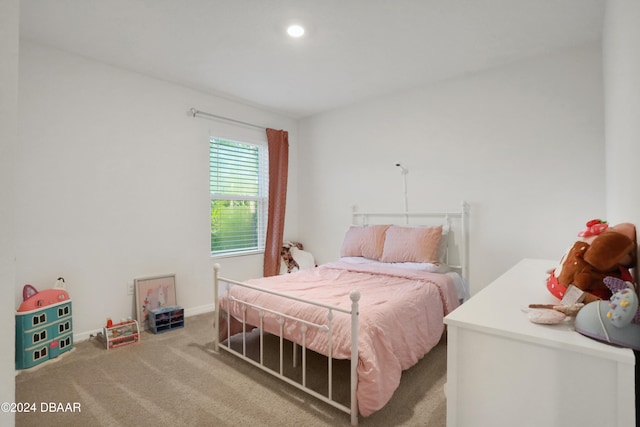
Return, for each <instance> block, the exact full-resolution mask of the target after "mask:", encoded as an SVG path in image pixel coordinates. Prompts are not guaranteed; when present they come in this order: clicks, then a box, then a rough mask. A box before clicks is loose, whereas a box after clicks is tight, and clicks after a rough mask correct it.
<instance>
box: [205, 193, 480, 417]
mask: <svg viewBox="0 0 640 427" xmlns="http://www.w3.org/2000/svg"><path fill="white" fill-rule="evenodd" d="M374 218H375V219H377V220H376V221H374V222H370V221H371V220H372V219H374ZM395 218H404V219H405V224H410V220H412V219H419V220H424V219H430V220H432V222H433V221H439V222H440V223H443V222H444V224H448V225H449V226H450V227H451V231H450V233H449V234H448V238H449V244H448V245H447V254H446V260H447V264H448V265H449V266H450V267H451V268H452V269H454V270H456V271H458V272H459V274H460V275H461V276H462V278H463V280H465V281H467V282H468V274H469V264H468V262H469V261H468V250H469V244H468V243H469V231H468V230H469V223H468V221H469V205H468V204H467V203H466V202H462V207H461V210H460V211H457V212H425V213H407V212H403V213H375V212H357V211H356V210H355V209H354V211H353V214H352V222H353V223H354V224H358V225H367V224H372V223H381V222H380V220H385V219H395ZM454 220H456V221H457V222H458V224H459V226H458V227H457V228H454V227H453V224H452V223H453V221H454ZM386 223H388V222H386ZM420 225H427V224H420ZM454 229H455V230H459V231H460V236H457V233H455V232H453V231H454ZM457 237H459V241H458V239H457ZM456 243H457V244H456ZM451 247H457V248H458V258H457V259H456V260H452V258H450V257H449V255H450V248H451ZM449 260H452V261H456V262H457V263H455V264H453V265H451V264H449ZM219 272H220V265H219V264H215V266H214V275H213V282H214V301H215V305H214V307H215V316H214V350H215V351H219V349H223V350H225V351H227V352H229V353H230V354H233V355H234V356H237V357H239V358H241V359H243V360H245V361H247V362H249V363H250V364H252V365H254V366H256V367H258V368H260V369H262V370H263V371H265V372H268V373H269V374H271V375H273V376H275V377H277V378H279V379H281V380H282V381H284V382H286V383H288V384H290V385H292V386H294V387H296V388H298V389H300V390H302V391H304V392H305V393H308V394H309V395H311V396H314V397H315V398H317V399H319V400H322V401H323V402H326V403H328V404H329V405H331V406H333V407H335V408H337V409H339V410H341V411H343V412H346V413H347V414H349V415H350V416H351V425H353V426H357V425H358V401H357V397H356V390H357V385H358V375H357V371H356V369H357V366H358V358H357V357H351V363H350V380H351V384H350V406H346V405H343V404H342V403H340V402H337V401H336V400H334V399H333V381H332V369H333V368H332V365H333V363H332V361H333V357H332V356H333V336H332V333H333V327H332V326H333V325H332V321H333V317H334V313H336V312H342V313H346V314H348V315H350V316H351V354H352V355H353V354H356V355H357V354H358V316H359V303H358V302H359V300H360V293H359V292H358V291H357V290H354V291H352V292H351V294H350V299H351V309H350V310H347V309H344V308H341V307H337V306H331V305H326V304H321V303H317V302H315V301H311V300H306V299H303V298H298V297H294V296H291V295H287V294H283V293H280V292H274V291H271V290H269V289H265V288H261V287H257V286H253V285H250V284H248V283H243V282H239V281H236V280H233V279H229V278H225V277H221V276H220V275H219ZM221 285H222V286H223V287H224V288H225V289H226V292H227V301H228V302H230V301H232V300H233V301H237V302H239V303H240V304H241V305H242V312H243V314H242V319H238V320H239V321H240V322H241V324H242V331H243V332H241V335H242V352H239V351H237V350H235V349H233V348H232V347H231V340H230V338H231V336H230V335H231V319H230V317H231V315H230V310H229V309H228V307H227V310H226V311H225V313H226V320H227V322H226V323H227V334H226V336H227V337H228V340H227V343H226V344H224V343H220V342H218V341H219V336H220V334H219V332H220V321H219V316H220V312H221V310H223V309H224V308H225V307H220V296H221V293H220V287H221ZM231 286H242V287H245V288H250V289H254V290H257V291H260V292H266V293H269V294H272V295H277V296H280V297H283V298H288V299H291V300H295V301H298V302H302V303H305V304H309V305H314V306H317V307H321V308H324V309H326V310H327V321H326V323H324V324H315V323H311V322H308V321H306V320H303V319H298V318H296V317H293V316H290V315H288V314H286V313H281V312H278V311H275V310H272V309H269V308H267V307H261V306H257V305H254V304H250V303H247V302H244V301H240V300H238V299H234V298H233V297H232V296H231V295H229V294H228V290H229V289H230V287H231ZM247 307H251V308H254V309H256V310H258V313H259V318H260V324H259V325H250V326H254V327H257V328H258V330H259V341H260V344H259V345H260V353H259V354H260V356H259V361H255V360H253V359H252V358H250V357H249V356H248V355H247V323H246V316H245V314H246V309H247ZM266 313H269V314H272V315H274V316H277V318H278V324H279V326H280V331H279V332H280V333H279V340H280V342H279V370H278V371H277V372H276V371H274V370H272V369H270V368H268V367H267V366H266V365H265V364H264V332H263V328H262V327H263V323H262V322H263V318H264V316H265V314H266ZM285 321H293V322H300V323H301V324H302V327H301V329H302V330H303V332H304V331H306V330H307V328H316V329H318V330H320V331H323V332H325V333H327V334H328V346H329V347H328V354H327V355H326V356H327V360H328V367H327V369H328V374H327V380H328V390H327V395H326V396H325V395H323V394H321V393H318V392H317V391H315V390H313V389H311V388H309V387H308V386H307V384H306V369H307V360H306V349H307V347H306V342H305V334H304V333H303V336H302V342H301V343H293V364H294V366H297V353H298V350H297V346H298V344H299V345H300V346H301V347H302V368H301V369H302V379H301V382H297V381H295V380H292V379H291V378H289V377H287V376H285V375H284V365H283V360H284V357H283V348H284V345H283V344H284V338H283V335H284V334H283V326H284V323H285Z"/></svg>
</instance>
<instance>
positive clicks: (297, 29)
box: [287, 24, 304, 38]
mask: <svg viewBox="0 0 640 427" xmlns="http://www.w3.org/2000/svg"><path fill="white" fill-rule="evenodd" d="M287 34H289V35H290V36H291V37H295V38H298V37H302V36H303V35H304V28H303V27H302V26H301V25H297V24H294V25H290V26H289V28H287Z"/></svg>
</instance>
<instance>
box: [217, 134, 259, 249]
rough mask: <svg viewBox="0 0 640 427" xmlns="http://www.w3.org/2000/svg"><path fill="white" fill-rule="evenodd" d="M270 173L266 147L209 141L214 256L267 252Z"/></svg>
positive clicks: (224, 141) (218, 140)
mask: <svg viewBox="0 0 640 427" xmlns="http://www.w3.org/2000/svg"><path fill="white" fill-rule="evenodd" d="M268 174H269V168H268V153H267V146H266V145H263V144H251V143H244V142H237V141H229V140H226V139H220V138H214V137H212V138H211V139H210V142H209V192H210V197H211V254H212V255H230V254H239V253H243V254H244V253H252V252H259V251H264V240H265V234H266V224H267V207H268V191H269V190H268V188H269V185H268Z"/></svg>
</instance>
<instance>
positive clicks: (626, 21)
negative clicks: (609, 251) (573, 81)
mask: <svg viewBox="0 0 640 427" xmlns="http://www.w3.org/2000/svg"><path fill="white" fill-rule="evenodd" d="M605 16H606V19H605V25H604V31H603V48H602V49H603V57H604V86H605V93H606V96H605V106H606V116H605V117H606V119H605V121H606V147H607V151H606V157H607V160H606V164H607V168H606V169H607V185H606V189H607V214H608V215H609V216H610V218H615V219H616V220H618V221H619V222H622V221H625V222H632V223H634V224H637V225H640V198H639V197H637V196H636V195H635V194H634V187H635V185H634V183H635V182H637V163H638V158H640V143H638V140H639V139H640V120H638V117H639V116H640V2H638V1H633V0H608V1H607V9H606V14H605Z"/></svg>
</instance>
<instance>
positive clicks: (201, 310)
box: [73, 304, 215, 342]
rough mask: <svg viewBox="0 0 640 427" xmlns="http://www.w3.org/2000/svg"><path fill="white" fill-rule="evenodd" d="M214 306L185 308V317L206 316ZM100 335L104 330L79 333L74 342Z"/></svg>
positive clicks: (76, 334)
mask: <svg viewBox="0 0 640 427" xmlns="http://www.w3.org/2000/svg"><path fill="white" fill-rule="evenodd" d="M214 306H215V305H214V304H207V305H201V306H199V307H192V308H185V309H184V317H191V316H197V315H198V314H205V313H211V312H213V311H214V310H213V308H214ZM98 333H102V328H100V329H95V330H92V331H87V332H79V333H74V334H73V342H81V341H86V340H88V339H91V338H93V337H95V336H96V335H97V334H98Z"/></svg>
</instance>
